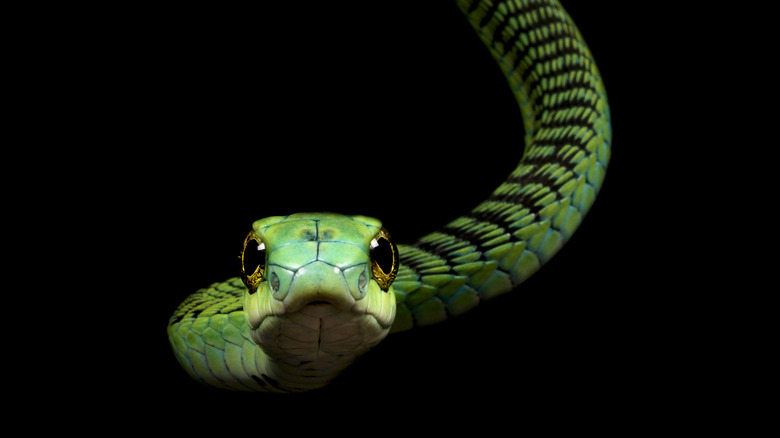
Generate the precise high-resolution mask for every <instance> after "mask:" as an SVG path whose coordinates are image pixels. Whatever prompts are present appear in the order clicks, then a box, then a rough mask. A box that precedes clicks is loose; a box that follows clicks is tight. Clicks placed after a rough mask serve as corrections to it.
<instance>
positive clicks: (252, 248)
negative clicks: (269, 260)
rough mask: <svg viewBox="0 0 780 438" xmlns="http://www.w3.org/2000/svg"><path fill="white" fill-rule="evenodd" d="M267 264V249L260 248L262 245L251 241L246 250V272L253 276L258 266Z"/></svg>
mask: <svg viewBox="0 0 780 438" xmlns="http://www.w3.org/2000/svg"><path fill="white" fill-rule="evenodd" d="M263 264H265V248H262V249H261V248H260V244H258V243H257V242H255V241H254V240H250V241H249V242H247V244H246V249H245V250H244V272H245V273H246V274H247V275H252V274H253V273H254V272H255V270H256V269H257V267H258V266H261V265H263Z"/></svg>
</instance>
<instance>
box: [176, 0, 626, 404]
mask: <svg viewBox="0 0 780 438" xmlns="http://www.w3.org/2000/svg"><path fill="white" fill-rule="evenodd" d="M455 1H456V4H457V6H458V7H459V9H460V10H461V11H462V12H463V14H464V15H465V17H466V19H467V20H468V22H469V23H470V24H471V26H472V27H473V28H474V30H475V32H476V37H477V38H479V39H480V40H481V41H482V42H483V43H484V44H485V46H486V47H487V49H488V50H489V52H490V53H491V55H492V56H493V58H494V60H495V61H496V62H497V64H498V66H499V68H500V69H501V71H502V72H503V73H504V76H505V78H506V81H507V84H508V85H509V89H510V90H511V92H512V93H513V94H514V97H515V99H516V101H517V104H518V106H519V107H520V113H521V116H522V120H518V121H517V126H499V124H497V125H496V126H480V127H475V128H474V129H482V130H485V131H486V132H487V133H490V132H491V130H495V129H505V130H510V132H517V131H520V130H518V129H517V128H518V126H522V127H523V128H524V135H517V140H516V141H517V145H518V147H517V149H518V150H521V149H523V148H522V146H524V152H523V155H522V157H520V161H519V163H518V165H517V167H516V168H515V169H514V170H513V171H512V172H511V174H510V175H509V176H508V177H507V178H506V180H505V181H504V182H503V183H501V184H500V185H499V186H498V187H497V188H496V189H495V190H494V191H493V193H492V194H491V195H490V196H489V197H488V198H487V199H486V200H485V201H483V202H482V203H480V204H479V205H477V206H476V207H474V208H473V209H472V210H470V211H468V212H464V215H463V216H460V217H457V218H456V219H454V220H452V221H451V222H450V223H448V224H447V225H445V226H444V227H442V228H441V229H439V230H438V231H435V232H433V233H429V234H427V235H424V236H423V237H420V238H419V239H418V240H416V241H414V242H412V243H410V244H397V243H396V242H395V240H394V239H393V237H392V235H391V231H392V230H387V229H385V228H384V226H383V224H382V222H381V221H380V220H379V219H375V218H371V217H367V216H361V215H343V214H338V213H321V212H315V213H296V214H290V215H286V216H271V217H266V218H263V219H260V220H257V221H255V222H254V223H253V224H252V227H251V230H250V231H249V233H248V234H247V236H246V238H245V240H244V245H243V248H242V250H241V253H240V261H241V268H240V272H237V277H235V278H231V279H228V280H226V281H223V282H220V283H214V284H212V285H211V286H210V287H208V288H204V289H201V290H199V291H196V292H195V293H193V294H192V295H190V296H188V297H187V298H186V299H185V300H184V301H183V302H182V303H181V305H180V306H179V307H178V308H177V309H176V311H175V312H174V314H173V316H172V317H171V318H170V321H169V324H168V330H167V331H168V339H169V341H170V344H171V346H172V348H173V352H174V354H175V356H176V358H177V360H178V361H179V363H180V364H181V366H182V368H183V369H184V371H185V372H187V373H188V374H189V375H190V376H191V377H192V378H193V379H194V380H195V381H197V382H199V383H202V384H205V385H209V386H213V387H217V388H222V389H230V390H239V391H261V392H274V393H286V392H303V391H310V390H315V389H317V388H322V387H323V386H325V385H327V384H328V383H329V382H331V381H332V380H333V379H334V378H335V377H336V376H338V375H339V374H340V373H341V372H343V371H344V370H345V369H347V368H348V367H349V366H350V365H351V364H352V363H353V362H354V361H355V360H356V359H357V358H358V357H360V356H361V355H363V354H365V353H366V352H368V351H370V350H371V348H373V347H374V346H375V345H377V344H378V343H379V342H381V341H382V340H383V339H384V338H385V337H386V336H388V335H389V334H391V333H397V332H402V331H407V330H412V329H415V328H417V327H423V326H429V325H432V324H438V323H441V322H443V321H446V320H447V319H449V318H451V317H456V316H458V315H461V314H464V313H466V312H469V311H471V310H473V309H474V308H476V307H477V306H478V305H479V304H480V303H481V302H483V301H485V300H489V299H491V298H494V297H496V296H499V295H502V294H505V293H507V292H510V291H513V290H519V289H520V288H521V287H520V285H521V284H522V283H523V282H524V281H525V280H527V279H528V278H529V277H530V276H532V275H533V274H534V273H535V272H537V271H538V270H539V269H541V268H542V266H543V265H544V264H545V263H546V262H548V261H549V260H550V259H551V258H552V257H553V256H554V255H555V254H556V253H557V252H558V251H559V250H560V249H561V248H562V247H563V246H564V244H565V243H566V242H568V241H569V240H570V239H571V237H572V235H573V234H574V232H575V231H576V230H577V229H578V227H579V225H580V224H581V223H582V221H583V220H584V218H585V215H586V214H587V212H588V211H589V210H590V209H591V207H592V205H593V203H594V202H595V199H596V196H597V194H598V192H599V190H600V188H601V186H602V185H603V182H604V179H605V177H606V169H607V165H608V163H609V160H610V155H611V145H612V127H611V119H610V112H609V105H608V103H607V95H606V90H605V87H604V84H603V82H602V79H601V75H600V73H599V71H598V68H597V67H596V63H595V60H594V59H593V56H592V54H591V53H590V50H589V49H588V46H587V44H586V43H585V41H584V39H583V37H582V35H581V34H580V32H579V30H578V29H577V27H576V25H575V24H574V22H573V21H572V18H571V17H570V16H569V15H568V13H567V12H566V11H565V10H564V8H563V7H562V6H561V4H560V3H559V2H558V1H557V0H455ZM485 138H486V139H489V138H490V137H489V136H486V137H485ZM383 202H384V201H383Z"/></svg>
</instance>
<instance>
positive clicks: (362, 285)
mask: <svg viewBox="0 0 780 438" xmlns="http://www.w3.org/2000/svg"><path fill="white" fill-rule="evenodd" d="M367 283H368V269H364V270H363V272H362V273H361V274H360V278H358V290H360V293H361V294H362V293H363V292H365V291H366V284H367Z"/></svg>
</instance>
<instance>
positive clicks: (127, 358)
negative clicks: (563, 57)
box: [95, 1, 663, 428]
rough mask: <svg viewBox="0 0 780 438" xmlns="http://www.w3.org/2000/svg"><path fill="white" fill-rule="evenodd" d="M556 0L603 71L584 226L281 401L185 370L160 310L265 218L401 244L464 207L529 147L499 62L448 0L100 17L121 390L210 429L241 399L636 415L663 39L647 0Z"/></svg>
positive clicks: (147, 411) (238, 408) (647, 379)
mask: <svg viewBox="0 0 780 438" xmlns="http://www.w3.org/2000/svg"><path fill="white" fill-rule="evenodd" d="M621 5H622V3H621ZM564 6H565V7H567V9H568V11H569V12H570V14H571V15H572V17H573V18H574V19H575V21H576V22H577V24H578V26H579V27H580V30H581V31H582V33H583V35H584V37H585V39H586V41H588V43H589V45H590V46H591V49H592V52H593V53H594V56H595V58H596V61H597V63H598V65H599V67H600V69H601V71H602V74H603V77H604V80H605V83H606V87H607V91H608V94H609V98H610V105H611V109H612V114H613V128H614V143H613V144H614V148H613V155H612V161H611V164H610V168H609V170H608V172H607V179H606V183H605V185H604V187H603V190H602V192H601V194H600V195H599V197H598V199H597V201H596V203H595V205H594V206H593V209H592V211H591V212H590V213H589V215H588V216H587V218H586V219H585V221H584V222H583V224H582V226H581V227H580V229H579V230H578V231H577V233H576V235H575V236H574V238H573V239H572V240H571V241H570V242H569V243H568V244H567V245H566V246H565V247H564V248H563V250H562V251H561V252H560V253H559V254H558V255H557V256H556V257H555V258H554V259H553V260H552V261H551V262H550V263H548V264H547V265H546V266H545V267H544V268H543V269H542V270H541V271H540V272H539V273H537V274H536V275H534V276H533V277H532V278H531V279H530V280H529V281H527V282H526V283H525V284H523V285H522V286H521V287H520V288H518V290H516V291H514V292H513V293H510V294H508V295H506V296H503V297H500V298H497V299H495V300H493V301H490V302H486V303H484V304H483V305H482V306H480V307H479V308H478V309H476V310H475V311H473V312H471V313H470V314H467V315H464V316H462V317H459V318H457V319H455V320H453V321H449V322H447V323H445V324H440V325H438V326H434V327H430V328H426V329H422V330H417V331H413V332H407V333H403V334H398V335H393V336H390V337H389V338H388V339H387V340H385V341H384V342H383V343H382V344H380V346H378V347H377V348H376V349H375V350H374V351H372V352H371V353H369V354H368V355H366V356H365V357H364V358H362V359H361V360H360V361H358V363H356V364H355V365H354V366H353V367H352V368H351V369H350V370H349V371H348V372H347V373H345V374H344V375H343V377H341V378H339V379H338V380H337V381H335V382H334V383H333V384H332V385H330V386H328V387H327V388H326V389H324V390H323V391H319V392H316V393H312V394H303V395H296V396H286V397H285V396H282V397H278V396H273V395H263V394H237V393H230V392H219V391H214V390H210V389H208V388H203V387H200V386H198V385H197V384H195V383H194V382H192V381H191V380H190V379H189V378H188V377H187V376H186V374H185V373H184V372H183V371H182V370H181V369H180V367H179V365H178V363H177V362H176V360H175V358H174V356H173V354H172V352H171V351H170V347H169V345H168V340H167V338H166V334H165V327H166V324H167V320H168V318H169V316H170V314H171V312H173V310H174V309H175V308H176V306H177V305H178V303H179V302H180V301H181V300H183V299H184V298H185V297H186V296H187V295H188V294H190V293H191V292H193V291H195V290H197V289H198V288H200V287H204V286H207V285H209V284H210V283H212V282H215V281H221V280H224V279H226V278H229V277H232V276H234V275H236V271H235V269H236V266H235V257H236V255H237V251H238V250H239V249H240V248H239V247H240V242H241V240H242V239H243V237H244V235H245V233H246V232H247V231H248V230H249V227H250V224H251V222H252V221H253V220H255V219H257V218H261V217H265V216H269V215H279V214H287V213H292V212H296V211H317V210H326V211H337V212H344V213H355V214H365V215H370V216H375V217H379V218H382V220H383V221H384V223H385V226H386V227H387V228H388V229H389V230H391V232H392V233H393V235H394V236H395V238H396V240H397V241H399V242H411V241H412V240H413V239H415V238H416V237H419V236H421V235H422V234H424V233H427V232H430V231H433V230H435V229H436V228H437V227H438V226H441V225H443V224H445V223H447V222H448V221H449V220H451V219H452V218H454V217H456V216H458V215H459V214H461V213H464V212H466V211H468V210H469V209H470V208H471V207H473V206H474V205H476V204H477V203H478V202H479V201H481V200H482V199H484V198H485V197H486V196H487V195H488V194H489V193H490V192H491V191H492V190H493V189H494V188H495V187H496V186H497V185H498V184H499V183H500V182H501V181H503V179H504V178H505V177H506V175H508V173H509V172H510V171H511V170H512V169H513V168H514V167H515V165H516V163H517V161H518V160H519V158H520V156H521V153H522V151H521V148H522V141H521V139H522V128H521V124H520V119H519V111H518V109H517V107H516V104H515V103H514V100H513V97H512V95H511V93H510V92H509V90H508V89H507V87H506V85H505V83H504V81H503V78H502V74H501V72H500V71H499V69H498V68H497V67H496V66H495V65H494V63H493V61H492V58H491V57H490V55H489V54H488V53H487V51H486V49H484V48H483V47H482V45H481V43H480V42H479V41H478V39H477V38H476V37H475V36H474V35H473V33H472V30H471V28H470V27H469V26H468V24H467V23H466V22H465V20H464V19H463V18H462V17H461V16H460V14H459V12H458V11H457V10H456V8H455V7H454V6H452V5H451V4H450V3H449V2H441V3H440V2H430V4H426V5H416V6H415V7H416V9H415V10H414V11H413V12H408V11H404V10H402V9H403V8H401V7H395V6H393V5H386V4H371V5H362V6H361V7H360V8H359V10H358V11H355V10H354V8H351V7H350V8H346V7H345V8H344V10H339V8H337V7H333V6H332V5H330V4H319V5H318V6H315V7H313V8H312V9H311V10H307V11H303V10H299V9H298V8H297V7H296V6H295V5H292V4H289V5H287V4H284V3H281V4H275V5H273V6H263V7H260V8H259V10H252V11H241V10H234V9H231V8H228V7H218V8H216V10H214V9H193V8H190V7H187V8H181V9H177V8H166V9H165V10H146V11H131V13H129V14H128V16H129V17H131V18H126V19H125V20H124V21H123V23H122V25H121V27H120V30H119V31H118V32H117V31H116V29H110V27H111V24H107V25H106V27H107V29H105V31H106V32H114V33H118V34H119V37H118V38H116V39H115V40H112V41H110V42H108V43H105V46H102V45H101V46H99V50H106V51H108V52H111V56H109V57H108V59H110V61H108V62H106V63H105V64H104V65H102V67H101V72H102V73H103V74H99V75H98V74H96V77H95V83H97V84H98V88H100V87H101V86H102V87H104V88H105V90H106V91H105V94H104V95H101V98H99V99H96V101H95V102H96V104H95V105H96V110H97V111H96V112H98V113H99V112H101V110H102V107H101V105H105V107H106V112H107V113H106V114H102V115H101V116H100V117H99V118H98V120H99V123H100V125H101V127H102V128H103V130H104V132H106V137H105V140H106V141H107V142H108V143H110V144H112V145H113V146H112V150H114V151H116V152H117V155H116V157H117V158H116V159H114V160H107V161H106V163H105V165H104V167H105V171H106V172H110V173H112V174H119V175H120V178H119V184H117V185H112V186H111V187H108V188H107V189H108V190H109V191H110V193H111V198H112V200H120V202H116V203H112V207H111V208H110V209H109V208H108V207H107V208H106V209H105V212H106V213H107V215H108V216H109V217H107V218H106V219H105V220H106V221H107V222H108V223H110V224H112V227H113V226H115V225H117V224H119V225H121V230H122V231H121V232H120V233H119V234H118V235H117V234H116V233H113V234H112V236H113V237H112V239H114V240H113V241H114V242H121V244H120V245H121V246H122V247H123V248H125V249H127V250H126V251H125V252H126V255H127V254H132V255H131V257H129V258H128V259H126V260H123V261H122V262H117V263H116V265H120V264H121V266H122V269H123V272H127V273H128V274H126V275H124V276H123V279H122V281H121V282H122V283H123V284H122V285H123V286H127V287H128V288H129V290H130V292H131V293H129V294H122V295H121V297H120V299H119V301H120V302H121V309H122V310H124V311H125V312H126V313H127V314H128V316H127V318H128V319H127V321H128V324H127V326H126V327H125V328H126V329H127V334H123V335H122V336H123V338H124V339H123V340H122V343H123V347H122V348H121V352H118V351H116V350H114V351H111V352H110V353H108V352H107V354H111V355H112V357H114V355H116V357H117V358H116V359H111V361H112V362H114V363H117V364H121V365H119V366H120V370H121V371H114V369H115V367H108V368H106V369H110V371H108V372H109V374H111V375H112V377H116V374H119V375H121V381H123V382H126V385H124V388H123V389H121V390H119V391H120V392H121V393H125V391H130V392H131V393H133V394H137V395H140V396H141V397H142V400H143V401H142V402H139V403H137V404H133V405H132V406H131V407H129V410H130V411H129V412H130V413H131V414H133V415H135V416H138V417H139V418H148V417H151V418H154V419H161V420H165V423H160V424H170V425H171V426H173V427H174V428H178V427H182V423H178V422H171V423H168V421H167V419H168V418H182V417H180V416H181V415H194V418H197V420H198V421H197V422H194V423H189V424H190V425H192V424H197V425H198V426H197V427H201V426H205V425H208V424H222V423H234V421H231V420H230V418H232V417H231V416H232V415H235V414H236V413H238V412H243V414H244V415H250V414H252V413H255V414H256V415H258V419H257V424H258V425H262V424H263V423H264V422H265V421H268V420H267V419H266V420H262V419H260V418H261V417H263V416H268V415H271V416H273V418H275V419H276V421H279V422H282V423H284V422H291V423H293V424H295V423H296V422H298V421H301V420H300V419H299V418H300V417H299V414H300V412H301V411H305V412H308V415H320V414H323V413H324V414H328V415H331V414H332V415H340V416H342V417H349V416H352V415H361V416H365V415H367V414H366V412H373V414H372V415H379V414H380V413H381V414H382V415H386V416H387V418H391V419H393V420H388V421H391V422H392V421H395V422H401V423H407V422H412V421H413V420H415V419H418V418H419V419H422V420H423V421H432V422H443V423H444V422H449V421H454V420H464V419H469V418H472V417H473V418H474V420H475V421H477V419H479V418H482V417H484V416H485V415H495V414H490V413H491V412H494V413H495V412H496V411H494V409H495V408H497V407H503V408H505V410H504V411H503V412H509V411H511V412H514V413H515V414H513V415H517V416H518V417H516V421H518V422H522V421H525V420H526V419H530V418H532V417H535V416H537V415H543V416H548V415H549V416H552V417H554V416H556V415H559V414H562V413H565V415H573V414H575V413H577V412H581V410H582V409H586V410H587V411H592V412H601V413H604V412H621V414H622V415H626V414H631V412H632V408H631V407H630V405H631V403H627V401H628V400H634V399H635V398H636V396H637V394H640V395H641V394H642V393H644V392H645V391H647V390H648V387H650V386H652V385H653V384H654V382H657V379H658V377H657V374H656V372H655V371H654V370H655V369H656V365H658V364H656V360H657V359H655V358H653V357H651V356H650V355H649V354H648V353H646V351H651V350H652V349H653V348H654V347H655V346H654V345H653V341H650V337H648V336H647V334H648V332H649V331H652V330H654V329H655V328H653V327H648V326H647V325H646V324H645V322H646V319H645V318H647V311H646V310H645V308H646V307H647V306H648V305H651V303H652V301H653V300H654V298H653V296H652V295H651V293H652V292H651V291H650V290H649V289H648V288H649V284H650V282H651V281H652V269H650V268H648V267H647V266H646V265H643V264H642V259H643V257H645V255H644V250H645V248H646V246H647V245H650V244H651V242H648V240H647V239H646V236H643V230H644V229H646V227H647V225H648V222H649V219H648V218H647V217H646V216H645V213H644V212H643V210H642V208H643V205H644V206H646V205H647V203H652V202H654V201H653V199H652V198H649V196H652V195H653V191H651V190H648V187H646V186H645V183H644V181H646V175H647V173H646V172H647V171H648V169H649V168H650V163H648V155H647V152H646V151H647V150H648V148H649V147H651V143H652V142H653V138H652V137H651V136H650V135H649V133H648V132H647V129H646V125H647V123H648V120H649V119H650V113H651V109H650V108H648V106H645V105H643V104H642V102H641V101H638V100H637V99H636V93H637V91H640V92H641V94H642V95H643V96H644V97H645V98H646V99H653V98H654V97H653V96H654V95H655V93H654V92H653V88H652V84H649V83H647V81H646V80H645V79H644V78H645V77H647V76H648V74H653V72H655V67H654V66H653V65H652V64H648V63H646V61H645V60H646V59H652V57H653V54H654V50H657V48H656V47H655V45H654V44H653V43H649V42H647V41H645V40H642V39H640V38H639V35H641V34H642V33H643V32H644V31H645V29H644V28H642V26H641V25H640V24H641V23H643V21H642V20H641V12H642V11H640V10H638V9H631V7H630V6H625V5H622V6H614V5H612V4H609V3H608V2H572V1H569V2H565V3H564ZM635 8H638V7H635ZM637 23H640V24H637ZM661 99H663V97H661ZM117 107H118V108H117ZM643 203H644V204H643ZM115 207H117V208H115ZM112 229H116V228H112ZM637 236H639V237H637ZM649 239H650V240H652V237H650V238H649ZM659 324H660V323H659ZM658 366H661V365H658ZM112 391H113V389H112ZM504 397H508V398H504ZM206 406H208V407H209V408H208V409H206ZM193 412H194V413H193ZM504 418H506V417H504ZM511 418H515V417H511ZM258 427H261V426H258Z"/></svg>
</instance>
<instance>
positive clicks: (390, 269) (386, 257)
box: [369, 228, 398, 292]
mask: <svg viewBox="0 0 780 438" xmlns="http://www.w3.org/2000/svg"><path fill="white" fill-rule="evenodd" d="M369 250H370V252H371V274H372V275H373V277H374V280H376V282H377V284H379V288H380V289H382V290H383V291H385V292H387V290H388V289H389V288H390V285H391V284H393V280H395V277H396V275H398V248H397V247H396V246H395V242H393V239H391V238H390V233H388V232H387V230H385V229H384V228H382V229H381V230H379V233H377V235H376V236H374V238H373V239H372V240H371V247H370V249H369Z"/></svg>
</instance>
